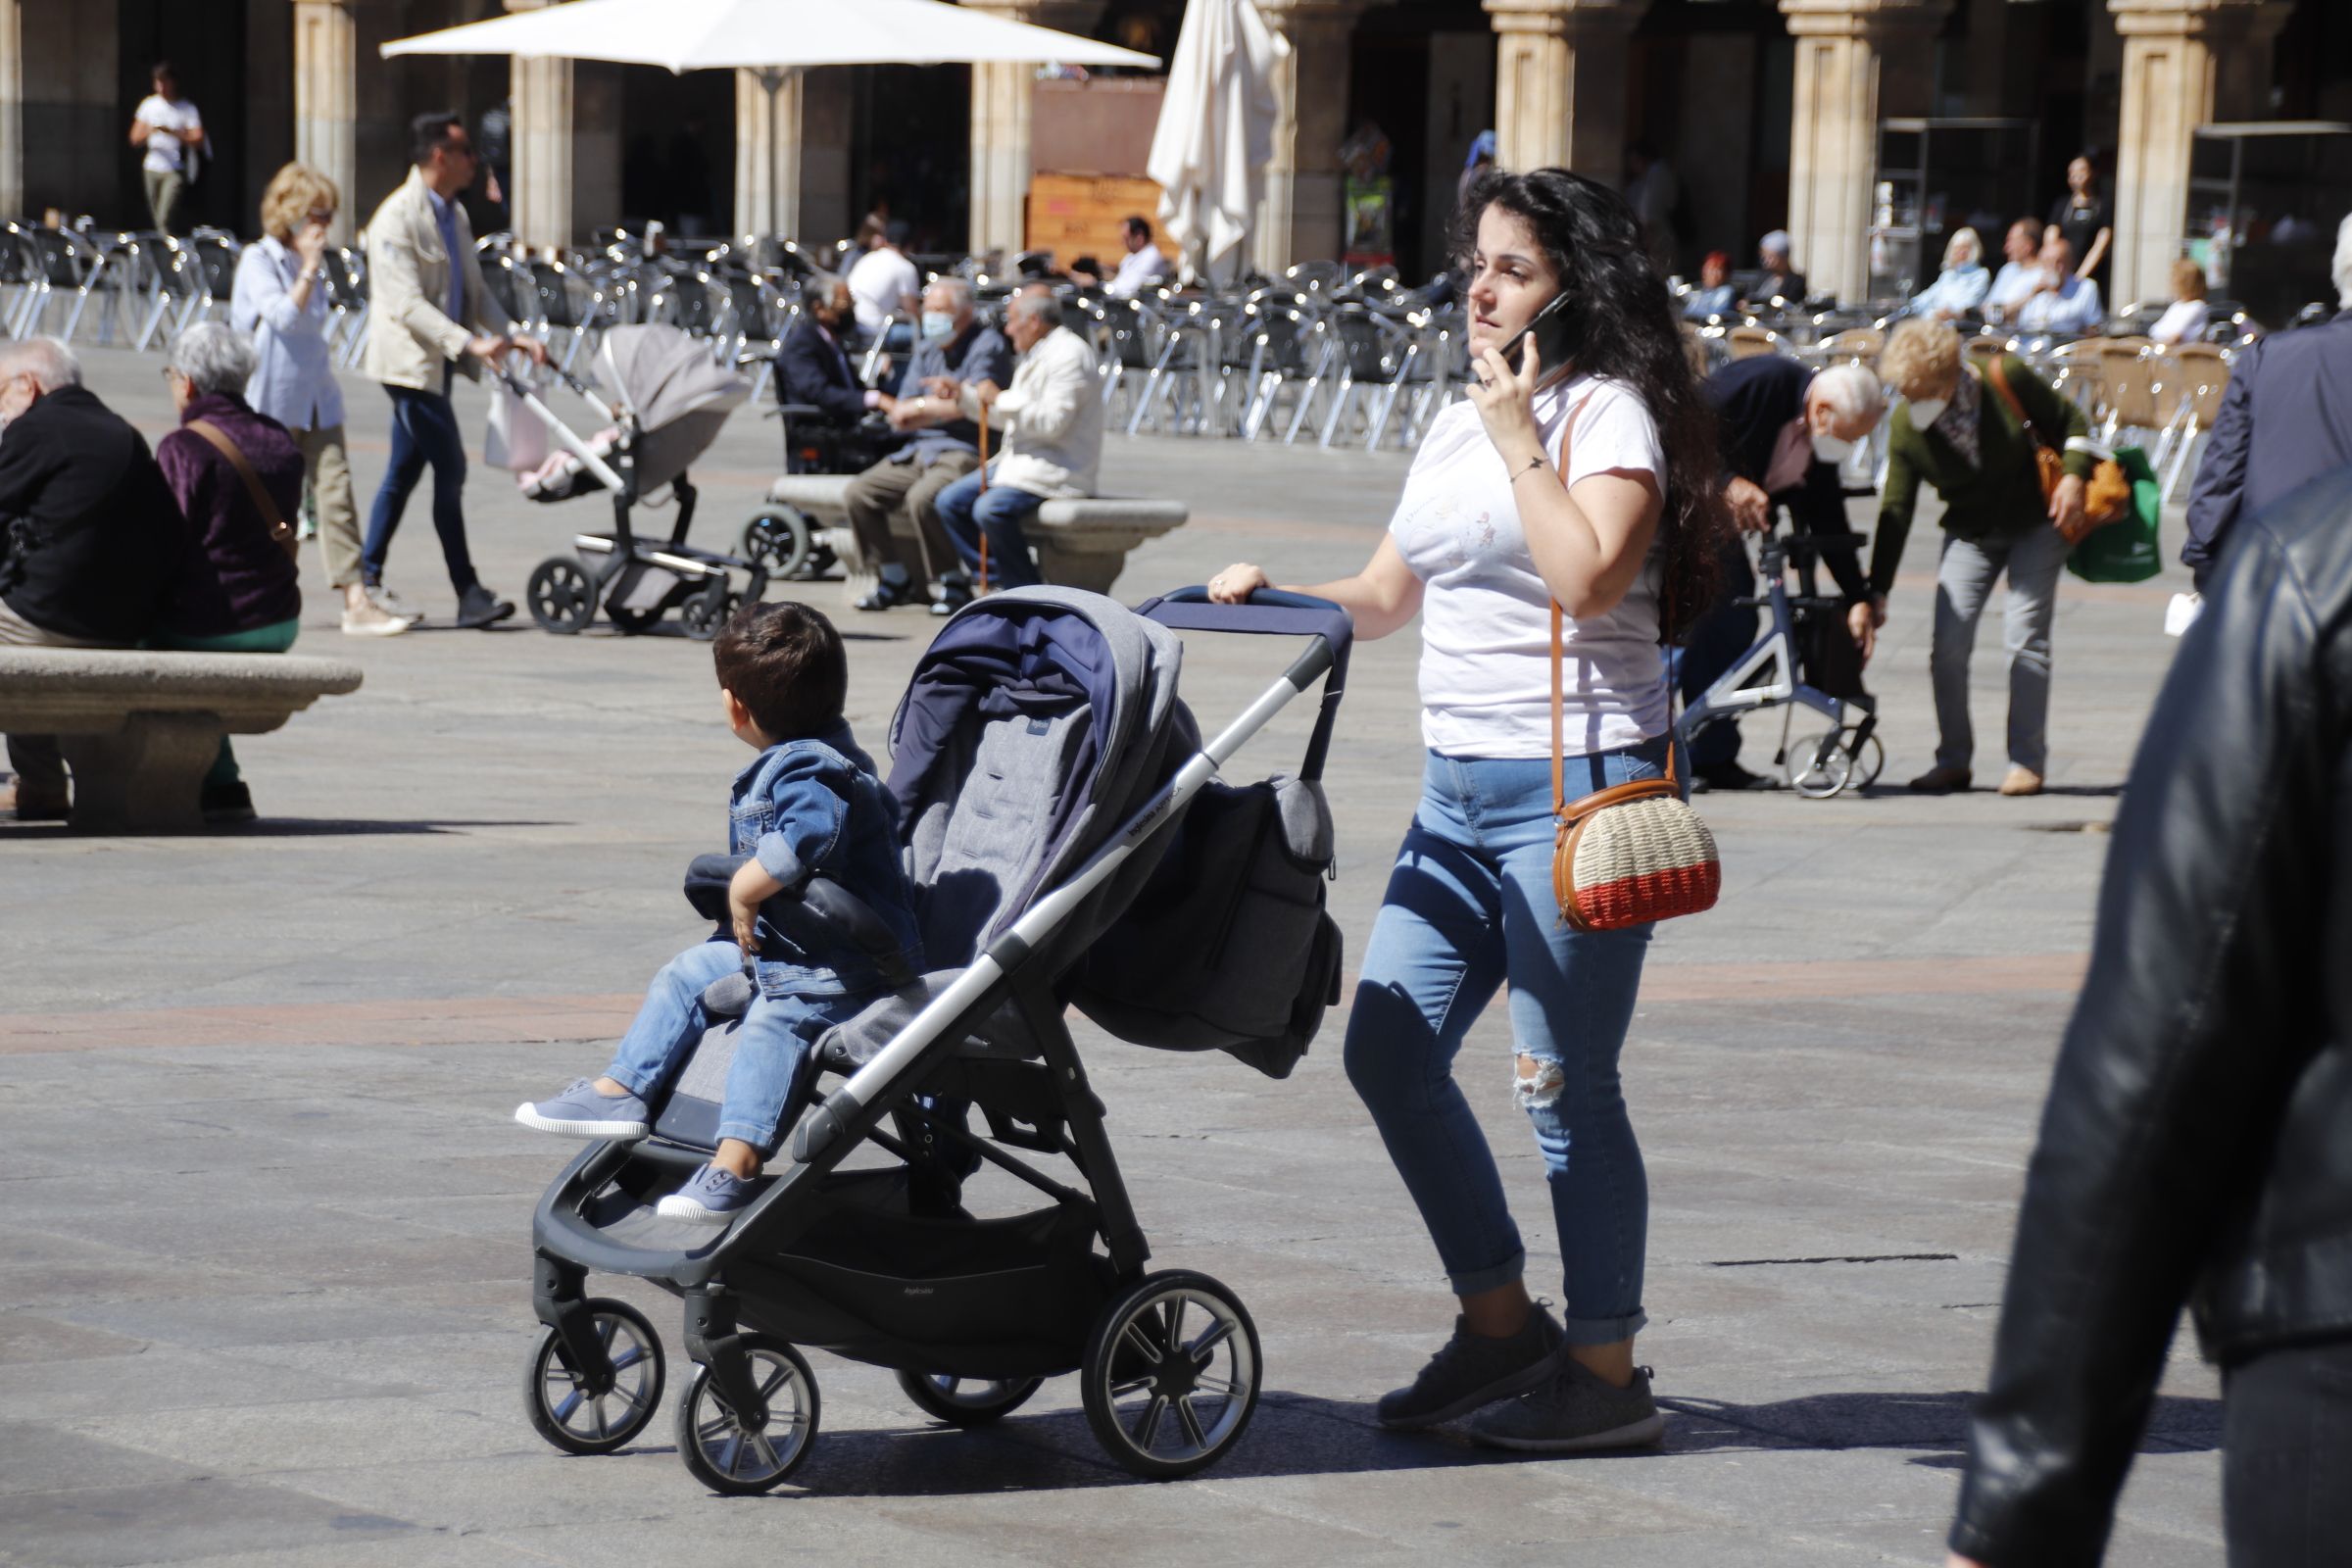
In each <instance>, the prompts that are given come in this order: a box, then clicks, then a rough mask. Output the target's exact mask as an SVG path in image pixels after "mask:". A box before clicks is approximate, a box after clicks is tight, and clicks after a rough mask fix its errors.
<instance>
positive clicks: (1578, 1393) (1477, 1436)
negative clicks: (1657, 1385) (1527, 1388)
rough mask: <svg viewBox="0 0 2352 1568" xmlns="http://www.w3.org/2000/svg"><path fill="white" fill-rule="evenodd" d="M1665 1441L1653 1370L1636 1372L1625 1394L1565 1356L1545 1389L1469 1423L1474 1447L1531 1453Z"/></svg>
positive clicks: (1503, 1404) (1490, 1409)
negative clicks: (1652, 1392) (1651, 1388)
mask: <svg viewBox="0 0 2352 1568" xmlns="http://www.w3.org/2000/svg"><path fill="white" fill-rule="evenodd" d="M1665 1436H1666V1417H1665V1415H1664V1414H1663V1413H1662V1412H1661V1411H1660V1410H1659V1409H1658V1401H1657V1400H1656V1399H1654V1398H1652V1397H1650V1393H1649V1368H1647V1367H1645V1366H1643V1367H1636V1368H1634V1381H1633V1382H1632V1383H1630V1384H1628V1385H1627V1386H1626V1387H1624V1388H1622V1389H1620V1388H1617V1387H1615V1386H1613V1385H1612V1384H1610V1383H1608V1382H1607V1381H1606V1380H1604V1379H1603V1378H1602V1377H1601V1376H1600V1374H1598V1373H1597V1372H1593V1371H1592V1370H1591V1369H1589V1368H1587V1367H1583V1366H1580V1365H1578V1364H1577V1363H1576V1362H1574V1361H1571V1360H1569V1359H1568V1358H1567V1357H1566V1356H1562V1357H1561V1358H1560V1363H1559V1366H1558V1368H1557V1369H1556V1370H1555V1371H1554V1372H1553V1373H1552V1375H1551V1376H1550V1377H1549V1378H1547V1379H1545V1380H1544V1383H1543V1384H1542V1385H1541V1386H1540V1387H1538V1388H1536V1389H1535V1390H1533V1391H1532V1392H1530V1393H1527V1394H1523V1395H1521V1396H1519V1397H1517V1398H1516V1399H1505V1400H1504V1401H1503V1402H1501V1403H1500V1404H1492V1405H1489V1406H1488V1407H1487V1408H1486V1409H1484V1410H1481V1411H1479V1412H1478V1415H1477V1416H1476V1417H1475V1418H1474V1419H1473V1420H1472V1421H1471V1423H1470V1439H1471V1441H1472V1442H1473V1443H1483V1444H1486V1445H1488V1446H1491V1447H1496V1448H1518V1449H1521V1450H1523V1451H1526V1452H1530V1453H1575V1452H1580V1451H1583V1450H1585V1449H1591V1448H1654V1447H1656V1446H1658V1444H1659V1442H1660V1441H1661V1440H1662V1439H1663V1438H1664V1437H1665Z"/></svg>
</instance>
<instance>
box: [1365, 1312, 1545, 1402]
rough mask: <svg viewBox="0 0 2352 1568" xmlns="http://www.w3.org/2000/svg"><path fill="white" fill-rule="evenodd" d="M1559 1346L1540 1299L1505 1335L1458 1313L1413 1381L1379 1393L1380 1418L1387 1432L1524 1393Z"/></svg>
mask: <svg viewBox="0 0 2352 1568" xmlns="http://www.w3.org/2000/svg"><path fill="white" fill-rule="evenodd" d="M1559 1348H1560V1326H1559V1324H1557V1323H1555V1322H1553V1321H1552V1316H1551V1314H1550V1313H1549V1312H1547V1311H1545V1310H1544V1305H1543V1303H1542V1302H1538V1303H1536V1304H1535V1305H1534V1306H1532V1307H1530V1308H1529V1309H1528V1314H1527V1322H1526V1323H1525V1324H1523V1325H1521V1327H1520V1329H1519V1332H1518V1333H1516V1334H1514V1335H1512V1336H1511V1337H1510V1338H1509V1339H1507V1340H1497V1339H1493V1338H1490V1337H1489V1336H1487V1335H1484V1334H1473V1333H1471V1332H1470V1325H1469V1323H1468V1322H1467V1321H1465V1320H1464V1319H1462V1318H1459V1317H1457V1318H1455V1319H1454V1320H1453V1338H1452V1339H1450V1340H1447V1341H1446V1344H1445V1347H1444V1348H1442V1349H1440V1350H1439V1351H1438V1353H1437V1354H1435V1355H1433V1356H1431V1357H1430V1358H1429V1364H1428V1365H1427V1366H1425V1367H1423V1368H1422V1369H1421V1375H1420V1376H1419V1377H1417V1378H1415V1379H1413V1386H1412V1387H1411V1388H1409V1389H1397V1390H1395V1391H1393V1392H1391V1393H1388V1394H1384V1395H1382V1396H1381V1397H1380V1404H1379V1406H1378V1409H1377V1411H1376V1413H1377V1415H1378V1417H1379V1420H1380V1424H1381V1425H1382V1426H1384V1427H1387V1428H1388V1429H1389V1430H1390V1431H1392V1432H1413V1431H1418V1430H1419V1429H1420V1428H1422V1427H1434V1426H1436V1425H1438V1424H1439V1423H1440V1422H1442V1421H1451V1420H1452V1419H1453V1418H1454V1417H1456V1416H1462V1415H1468V1414H1469V1413H1470V1412H1471V1411H1473V1410H1475V1409H1477V1408H1478V1407H1479V1406H1480V1405H1482V1404H1492V1403H1494V1402H1495V1400H1496V1399H1507V1398H1509V1397H1511V1396H1512V1395H1514V1394H1524V1393H1526V1392H1527V1391H1528V1390H1529V1389H1532V1388H1534V1387H1535V1386H1536V1385H1537V1384H1539V1383H1542V1382H1543V1381H1544V1379H1545V1378H1546V1377H1548V1376H1549V1375H1550V1373H1551V1370H1552V1358H1553V1356H1555V1355H1556V1354H1558V1352H1559Z"/></svg>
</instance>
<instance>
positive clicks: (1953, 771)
mask: <svg viewBox="0 0 2352 1568" xmlns="http://www.w3.org/2000/svg"><path fill="white" fill-rule="evenodd" d="M1998 363H1999V365H2000V368H2001V375H2002V377H2003V379H2004V380H2005V381H2006V382H2007V384H2008V387H2009V389H2010V391H2011V392H2013V393H2014V394H2016V398H2017V401H2018V402H2019V403H2020V404H2022V405H2023V406H2024V410H2025V413H2026V415H2027V416H2028V417H2030V418H2031V419H2032V420H2033V421H2034V428H2035V430H2037V431H2038V432H2039V433H2040V435H2041V437H2042V438H2043V439H2044V440H2045V441H2048V442H2050V443H2052V444H2059V443H2066V444H2067V452H2066V478H2065V480H2064V482H2062V483H2061V484H2060V485H2059V486H2058V492H2057V494H2056V495H2054V496H2052V497H2051V498H2050V499H2049V500H2048V501H2047V502H2045V501H2043V499H2042V494H2041V478H2040V472H2039V468H2038V466H2037V464H2036V461H2035V458H2034V437H2033V436H2032V435H2030V434H2029V433H2028V432H2027V430H2026V428H2025V425H2024V424H2023V423H2022V422H2021V421H2020V420H2019V418H2018V417H2017V416H2016V415H2015V414H2014V413H2012V412H2011V411H2010V408H2009V406H2008V404H2007V402H2006V401H2005V400H2004V399H2003V398H2002V397H2001V395H2000V393H1999V392H1998V390H1996V389H1995V387H1994V386H1993V385H1992V381H1991V377H1990V376H1989V375H1988V374H1985V373H1981V372H1979V371H1978V369H1977V368H1976V367H1974V366H1972V365H1965V364H1963V363H1962V355H1961V353H1960V337H1959V334H1958V333H1956V332H1954V331H1953V330H1952V329H1951V328H1950V327H1948V326H1945V325H1943V324H1942V323H1940V322H1937V321H1928V320H1913V321H1906V322H1904V323H1903V324H1902V325H1901V326H1900V327H1898V328H1896V329H1895V333H1894V336H1893V337H1892V338H1890V339H1889V340H1888V341H1887V351H1886V353H1885V355H1884V356H1882V358H1881V360H1880V363H1879V368H1880V373H1881V374H1883V375H1884V376H1885V377H1886V378H1887V382H1888V383H1889V384H1890V385H1892V386H1893V388H1894V389H1895V391H1896V392H1898V393H1900V394H1901V395H1902V396H1903V398H1904V399H1905V402H1904V404H1903V406H1902V407H1900V408H1898V409H1896V410H1895V411H1894V417H1893V419H1892V420H1891V421H1890V423H1889V425H1888V438H1887V490H1886V494H1885V495H1884V496H1883V497H1882V498H1881V500H1880V503H1879V527H1878V533H1877V536H1876V538H1875V540H1874V542H1873V544H1872V547H1871V561H1870V586H1871V595H1872V598H1871V603H1870V604H1868V605H1866V606H1856V607H1855V609H1854V611H1853V617H1854V619H1855V621H1856V622H1857V625H1856V634H1857V635H1860V630H1861V628H1860V624H1859V623H1860V622H1861V621H1862V619H1863V618H1864V617H1866V616H1867V617H1868V618H1869V619H1870V620H1871V621H1872V623H1873V624H1876V625H1884V624H1885V623H1886V619H1887V590H1888V589H1889V588H1891V587H1892V586H1893V585H1894V572H1895V567H1896V566H1897V565H1898V564H1900V563H1901V562H1902V559H1903V544H1904V541H1905V540H1906V539H1908V538H1909V536H1910V533H1911V514H1912V512H1913V510H1914V509H1915V508H1916V507H1917V505H1918V502H1919V485H1920V481H1921V480H1923V479H1924V480H1926V481H1927V482H1928V483H1929V484H1932V485H1934V486H1935V487H1936V494H1937V495H1939V496H1941V497H1942V498H1943V532H1944V540H1943V551H1942V556H1941V560H1940V561H1939V563H1938V564H1937V566H1936V628H1935V637H1934V640H1933V642H1932V644H1931V647H1930V652H1929V655H1928V666H1929V670H1930V672H1931V674H1932V675H1933V677H1934V684H1935V688H1936V731H1937V734H1938V736H1939V739H1938V741H1937V744H1936V765H1935V766H1934V767H1932V768H1930V769H1929V770H1928V771H1927V772H1925V773H1923V774H1921V775H1920V776H1919V777H1917V778H1915V779H1913V780H1912V781H1911V787H1912V788H1913V789H1915V790H1922V791H1927V792H1930V793H1934V794H1942V793H1945V792H1947V791H1950V790H1964V789H1967V788H1968V787H1969V783H1970V780H1971V777H1972V774H1971V770H1970V768H1971V762H1972V760H1973V756H1974V753H1975V750H1976V736H1975V733H1974V731H1973V730H1972V728H1971V727H1970V724H1969V717H1968V662H1969V656H1970V654H1971V653H1973V652H1974V651H1975V649H1976V644H1977V618H1978V617H1979V616H1980V615H1981V614H1982V613H1984V610H1985V600H1986V598H1988V597H1989V596H1990V594H1991V591H1992V581H1993V579H1994V578H1995V577H1998V576H2002V575H2003V574H2006V575H2007V577H2008V579H2009V595H2008V603H2007V606H2006V608H2005V612H2004V615H2003V621H2004V630H2005V632H2006V638H2005V641H2006V642H2007V645H2008V649H2009V771H2008V773H2007V775H2006V776H2004V777H2003V778H2002V780H2001V793H2002V794H2003V795H2036V794H2039V793H2040V792H2041V784H2042V776H2043V774H2044V772H2045V771H2046V770H2047V768H2048V766H2049V737H2048V734H2047V729H2048V719H2049V711H2050V621H2051V617H2052V613H2053V610H2054V608H2055V605H2056V601H2057V597H2058V573H2059V571H2060V569H2061V568H2062V567H2064V566H2065V564H2066V557H2067V552H2068V551H2069V550H2071V549H2072V548H2073V541H2074V540H2075V539H2076V538H2078V537H2080V534H2081V530H2082V494H2083V490H2084V488H2085V486H2086V484H2087V483H2088V481H2089V478H2090V470H2091V466H2092V464H2093V461H2094V459H2093V456H2092V454H2091V453H2090V452H2089V451H2088V450H2086V449H2085V448H2084V447H2083V446H2082V445H2080V444H2079V443H2083V442H2086V441H2087V440H2088V436H2089V423H2088V421H2087V420H2086V419H2085V418H2084V417H2083V415H2082V410H2081V409H2079V408H2077V407H2075V405H2074V404H2072V403H2070V402H2069V401H2067V400H2066V399H2065V398H2063V397H2061V396H2059V395H2058V393H2057V392H2055V391H2054V390H2052V389H2051V387H2050V386H2049V384H2048V383H2047V382H2045V381H2043V380H2042V379H2041V378H2040V377H2039V376H2036V375H2035V374H2034V372H2033V371H2031V370H2029V369H2027V368H2026V367H2025V366H2024V365H2023V364H2022V363H2021V362H2019V361H2018V360H2017V358H2016V357H2015V356H2012V355H2003V356H2002V357H2001V359H2000V361H1999V362H1998Z"/></svg>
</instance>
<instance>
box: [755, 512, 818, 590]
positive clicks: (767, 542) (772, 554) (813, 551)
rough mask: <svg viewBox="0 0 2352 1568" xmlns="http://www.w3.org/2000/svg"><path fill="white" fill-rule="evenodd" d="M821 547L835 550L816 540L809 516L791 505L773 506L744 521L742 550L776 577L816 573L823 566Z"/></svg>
mask: <svg viewBox="0 0 2352 1568" xmlns="http://www.w3.org/2000/svg"><path fill="white" fill-rule="evenodd" d="M820 551H822V552H823V553H824V554H825V555H828V556H830V555H831V553H832V552H830V551H825V550H824V547H823V546H821V545H819V544H818V543H817V542H816V529H815V528H814V527H812V526H811V525H810V524H809V519H808V517H806V516H804V515H802V514H800V513H799V512H796V511H794V510H793V509H792V508H790V507H783V506H770V507H768V508H766V509H764V510H763V511H761V512H760V513H757V514H756V515H754V516H753V517H752V520H751V521H749V522H747V523H745V524H744V525H743V549H742V550H741V551H740V552H738V554H740V555H741V556H742V557H743V559H744V560H746V561H748V562H750V563H752V564H754V565H756V566H760V567H761V568H762V569H764V570H765V571H766V572H767V574H768V576H770V577H772V578H794V577H813V576H815V575H816V574H817V572H819V571H821V570H822V569H823V567H822V566H819V565H818V564H817V561H816V558H817V555H818V553H819V552H820ZM828 564H829V563H828Z"/></svg>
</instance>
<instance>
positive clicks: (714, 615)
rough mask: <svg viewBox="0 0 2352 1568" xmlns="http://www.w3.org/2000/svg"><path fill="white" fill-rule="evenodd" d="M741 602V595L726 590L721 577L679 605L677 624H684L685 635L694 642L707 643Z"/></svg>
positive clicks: (724, 582)
mask: <svg viewBox="0 0 2352 1568" xmlns="http://www.w3.org/2000/svg"><path fill="white" fill-rule="evenodd" d="M742 603H743V596H742V595H740V594H731V593H729V592H727V585H726V581H725V579H723V578H721V579H719V580H718V581H715V582H713V583H711V586H710V587H708V588H706V589H704V590H703V591H702V592H701V593H699V594H693V595H690V596H689V597H688V598H687V600H686V603H685V604H684V605H682V606H680V607H679V610H678V624H679V625H681V626H684V627H685V628H686V635H687V636H689V637H691V638H693V639H694V640H695V641H696V642H698V643H707V642H709V641H711V639H712V638H714V637H716V636H717V635H718V633H719V629H720V628H721V627H723V626H725V625H726V623H727V617H728V616H730V615H732V614H734V613H735V612H736V610H737V608H738V607H740V606H741V605H742Z"/></svg>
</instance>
